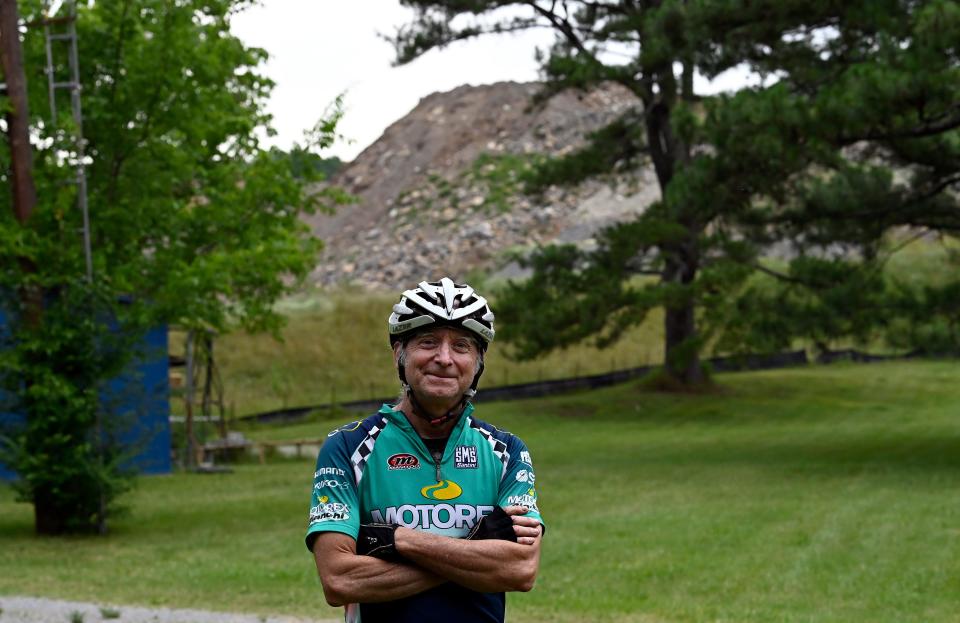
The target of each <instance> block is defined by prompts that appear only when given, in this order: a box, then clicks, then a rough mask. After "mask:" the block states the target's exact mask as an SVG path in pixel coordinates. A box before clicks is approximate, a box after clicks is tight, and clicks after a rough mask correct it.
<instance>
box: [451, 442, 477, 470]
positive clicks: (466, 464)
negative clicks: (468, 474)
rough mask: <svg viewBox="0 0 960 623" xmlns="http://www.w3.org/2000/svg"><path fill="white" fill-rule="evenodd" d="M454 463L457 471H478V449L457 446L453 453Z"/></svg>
mask: <svg viewBox="0 0 960 623" xmlns="http://www.w3.org/2000/svg"><path fill="white" fill-rule="evenodd" d="M453 461H454V465H453V466H454V467H456V468H457V469H477V447H476V446H457V448H456V450H454V451H453Z"/></svg>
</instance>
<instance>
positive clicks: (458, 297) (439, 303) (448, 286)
mask: <svg viewBox="0 0 960 623" xmlns="http://www.w3.org/2000/svg"><path fill="white" fill-rule="evenodd" d="M387 324H388V325H389V330H390V346H393V345H394V343H396V342H397V341H398V340H400V341H403V342H406V340H407V339H409V338H410V336H412V335H414V334H416V333H418V332H419V331H420V330H423V327H426V326H428V325H440V326H446V327H455V328H457V329H466V330H467V331H470V332H471V333H473V334H474V335H476V336H477V337H479V338H480V340H479V344H480V348H481V350H484V351H486V350H487V345H488V344H489V343H490V342H492V341H493V336H494V334H495V333H496V332H495V331H494V330H493V312H492V311H490V307H489V306H488V305H487V299H485V298H483V297H482V296H479V295H478V294H477V293H476V292H475V291H474V289H473V288H471V287H470V286H468V285H466V284H464V285H460V284H456V283H454V282H453V280H452V279H450V278H449V277H444V278H443V279H441V280H440V281H432V282H429V283H428V282H426V281H421V282H420V284H419V285H418V286H417V287H416V288H414V289H413V290H407V291H405V292H404V293H403V296H402V297H401V298H400V302H399V303H397V304H396V305H394V306H393V313H392V314H390V318H389V319H387Z"/></svg>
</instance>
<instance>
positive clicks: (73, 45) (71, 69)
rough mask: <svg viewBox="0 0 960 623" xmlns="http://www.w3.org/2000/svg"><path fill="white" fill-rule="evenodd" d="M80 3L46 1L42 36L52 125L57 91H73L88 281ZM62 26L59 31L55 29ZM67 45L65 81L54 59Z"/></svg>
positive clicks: (89, 255)
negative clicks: (58, 49) (56, 51)
mask: <svg viewBox="0 0 960 623" xmlns="http://www.w3.org/2000/svg"><path fill="white" fill-rule="evenodd" d="M63 4H66V8H65V13H66V15H64V16H62V17H56V16H55V15H56V13H57V11H58V10H59V9H60V8H61V5H63ZM76 22H77V5H76V0H66V1H65V2H64V1H62V0H54V2H53V6H52V7H51V3H50V0H44V2H43V19H42V22H41V23H42V24H43V36H44V42H45V46H46V52H47V67H46V71H45V73H46V74H47V90H48V93H49V98H50V117H51V123H52V124H53V127H57V126H58V125H59V124H58V117H57V90H61V89H65V90H67V91H68V92H69V93H70V110H71V113H72V116H73V123H74V127H75V139H76V177H75V183H76V185H77V205H78V206H79V208H80V214H81V215H82V217H83V227H82V231H83V256H84V260H85V263H86V276H87V281H88V282H92V281H93V257H92V253H91V250H90V212H89V209H88V207H87V174H86V167H85V164H84V160H85V158H86V155H85V153H84V152H85V147H86V141H85V140H84V138H83V109H82V108H81V106H80V91H81V86H80V62H79V54H78V53H77V23H76ZM55 28H59V30H55ZM55 44H59V45H58V47H59V46H64V45H65V47H66V52H67V69H68V73H69V76H67V77H66V78H67V79H66V80H62V81H60V80H58V78H57V75H56V73H57V72H56V65H55V64H54V62H53V58H54V46H55Z"/></svg>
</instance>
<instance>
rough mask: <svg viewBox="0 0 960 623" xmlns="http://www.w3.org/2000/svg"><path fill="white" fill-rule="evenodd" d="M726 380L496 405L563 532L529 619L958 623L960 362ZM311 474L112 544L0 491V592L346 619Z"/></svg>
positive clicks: (517, 602) (125, 526)
mask: <svg viewBox="0 0 960 623" xmlns="http://www.w3.org/2000/svg"><path fill="white" fill-rule="evenodd" d="M718 380H719V383H720V386H719V389H718V390H717V391H716V392H715V393H713V394H702V395H662V394H651V393H646V392H643V391H640V390H639V389H638V386H637V385H636V384H629V385H623V386H619V387H615V388H609V389H604V390H600V391H596V392H585V393H580V394H573V395H566V396H557V397H553V398H547V399H540V400H530V401H524V402H511V403H507V402H504V403H491V404H487V405H481V407H480V410H479V413H478V415H480V417H482V418H483V419H487V420H490V421H493V422H496V423H498V424H502V425H503V426H504V427H506V428H509V429H511V430H513V431H514V432H516V433H517V434H519V435H521V436H522V437H523V438H524V439H525V441H526V442H527V444H528V445H529V446H530V448H531V450H532V453H533V458H534V461H535V463H536V464H537V472H538V478H537V483H538V486H539V488H540V494H541V500H542V504H541V509H542V511H543V513H544V516H545V518H546V520H547V523H548V525H549V530H548V533H547V537H546V542H545V545H544V552H543V561H542V565H541V572H540V577H539V579H538V582H537V587H536V589H535V590H534V591H533V592H531V593H529V594H518V595H511V596H510V597H509V598H508V618H509V619H510V620H514V621H541V622H547V621H560V622H574V621H627V622H635V623H639V622H643V623H661V622H687V621H689V622H700V621H730V622H738V621H755V622H758V623H759V622H763V623H767V622H776V621H796V622H807V621H825V622H826V621H830V622H833V621H837V622H840V621H844V622H845V621H865V622H867V621H868V622H871V623H879V622H891V623H893V622H896V623H901V622H909V621H917V622H920V621H924V622H926V621H938V622H939V621H960V565H958V563H957V561H958V560H960V504H958V502H957V492H958V490H960V419H958V418H960V365H958V364H957V363H956V362H910V363H903V362H898V363H884V364H874V365H862V366H854V365H836V366H829V367H810V368H802V369H793V370H780V371H771V372H759V373H743V374H735V375H721V376H720V377H719V378H718ZM332 426H333V423H332V422H317V423H312V424H309V425H303V426H301V427H299V428H300V430H298V427H287V428H285V429H277V431H276V433H277V434H276V436H275V437H279V436H281V435H282V436H287V437H308V436H311V437H315V436H320V435H323V434H324V433H326V432H327V430H329V428H332ZM258 435H260V436H261V437H264V438H266V437H268V433H267V431H266V430H263V429H261V430H259V431H258ZM311 476H312V464H311V463H310V462H307V461H288V462H277V463H274V464H270V465H268V466H266V467H259V466H255V465H243V466H240V467H238V468H237V469H236V471H235V472H234V473H232V474H225V475H210V476H196V475H191V476H188V475H182V474H180V475H174V476H170V477H155V478H145V479H142V480H141V481H140V484H139V488H138V489H137V491H136V492H135V493H134V494H132V495H130V496H129V498H128V501H129V502H130V505H131V508H132V512H131V514H130V516H129V517H128V518H126V519H124V520H122V521H119V522H118V523H117V524H116V528H115V530H114V532H113V533H112V534H111V535H110V536H108V537H107V538H105V539H98V538H70V539H53V540H41V539H37V538H35V537H33V536H32V534H31V511H30V508H29V507H28V506H26V505H18V504H14V503H13V501H12V494H11V493H10V492H9V490H7V489H2V490H0V569H2V570H3V573H0V594H29V595H42V596H51V597H61V598H69V599H83V600H100V601H104V602H119V603H137V604H145V605H147V604H163V605H169V606H180V607H204V608H212V609H220V610H240V611H247V612H256V613H268V612H269V613H278V614H295V615H302V616H314V617H324V616H336V613H335V612H334V611H333V610H332V609H329V608H327V607H326V606H325V605H324V603H323V599H322V597H321V594H320V591H319V589H318V585H317V582H316V579H315V573H314V571H313V568H312V561H311V560H310V557H309V555H308V554H307V552H306V550H305V549H304V548H303V545H302V543H301V536H302V531H303V528H304V525H305V517H306V510H307V509H306V506H307V498H308V494H309V488H310V480H311Z"/></svg>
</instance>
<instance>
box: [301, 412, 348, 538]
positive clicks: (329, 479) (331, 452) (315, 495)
mask: <svg viewBox="0 0 960 623" xmlns="http://www.w3.org/2000/svg"><path fill="white" fill-rule="evenodd" d="M307 521H308V523H307V535H306V545H307V549H312V548H311V546H312V545H313V540H314V539H315V538H316V534H317V533H319V532H342V533H343V534H346V535H349V536H351V537H353V538H354V539H356V538H357V534H359V532H360V504H359V495H358V494H357V482H356V480H355V478H354V474H353V467H352V463H351V461H350V450H349V449H348V448H347V443H346V438H345V435H344V434H343V433H342V432H340V430H339V429H338V430H336V431H334V432H332V433H330V435H328V436H327V440H326V442H324V444H323V446H322V447H321V448H320V453H319V455H318V456H317V467H316V471H314V473H313V490H312V492H311V494H310V514H309V517H308V519H307Z"/></svg>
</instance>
